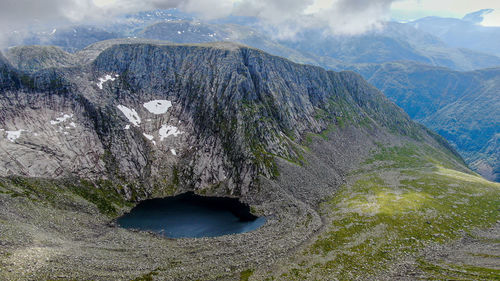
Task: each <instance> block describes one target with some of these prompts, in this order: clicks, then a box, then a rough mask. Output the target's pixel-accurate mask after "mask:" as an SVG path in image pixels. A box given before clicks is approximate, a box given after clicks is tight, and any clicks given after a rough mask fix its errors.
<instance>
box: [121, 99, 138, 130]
mask: <svg viewBox="0 0 500 281" xmlns="http://www.w3.org/2000/svg"><path fill="white" fill-rule="evenodd" d="M117 107H118V109H119V110H120V111H121V112H122V113H123V114H124V115H125V117H127V119H128V121H129V122H130V123H132V124H133V125H134V126H136V127H139V124H141V118H140V117H139V114H137V111H135V109H133V108H128V107H126V106H124V105H121V104H120V105H118V106H117Z"/></svg>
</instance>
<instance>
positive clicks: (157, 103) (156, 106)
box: [143, 100, 172, 114]
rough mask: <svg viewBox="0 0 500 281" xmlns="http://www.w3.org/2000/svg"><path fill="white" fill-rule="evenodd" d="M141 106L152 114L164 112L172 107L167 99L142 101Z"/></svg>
mask: <svg viewBox="0 0 500 281" xmlns="http://www.w3.org/2000/svg"><path fill="white" fill-rule="evenodd" d="M143 106H144V107H145V108H146V109H147V110H148V111H149V112H151V113H153V114H165V113H167V111H168V109H169V108H170V107H172V102H171V101H168V100H153V101H150V102H146V103H144V105H143Z"/></svg>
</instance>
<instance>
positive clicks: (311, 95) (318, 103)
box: [0, 43, 427, 199]
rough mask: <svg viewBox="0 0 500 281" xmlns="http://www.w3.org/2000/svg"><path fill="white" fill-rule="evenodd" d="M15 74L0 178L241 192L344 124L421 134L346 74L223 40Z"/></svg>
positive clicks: (147, 190) (130, 47)
mask: <svg viewBox="0 0 500 281" xmlns="http://www.w3.org/2000/svg"><path fill="white" fill-rule="evenodd" d="M17 75H18V76H15V77H17V78H18V77H19V76H20V75H21V74H17ZM24 80H26V81H25V82H23V83H20V86H19V90H16V89H11V90H7V91H4V93H3V94H2V96H1V97H0V104H1V106H2V113H1V116H0V124H1V128H3V130H2V131H1V133H2V136H3V137H2V138H1V139H0V142H1V145H2V148H3V149H2V150H1V151H0V154H1V156H2V159H6V160H5V161H2V162H1V163H0V175H1V176H8V175H23V176H28V177H56V178H57V177H71V176H78V177H83V178H90V179H106V180H111V181H112V182H114V183H115V184H116V186H115V188H116V189H117V190H119V191H120V192H121V193H123V194H124V195H125V196H126V198H128V199H140V198H146V197H150V196H158V195H164V194H168V193H171V192H172V191H173V190H177V189H179V190H187V189H189V190H197V191H198V192H208V193H215V194H227V195H245V194H248V193H249V192H252V191H255V190H257V189H258V186H259V180H258V178H259V175H263V176H264V177H265V178H271V179H272V178H277V177H278V175H279V173H280V171H279V168H278V166H277V165H276V159H277V158H281V159H285V160H288V161H289V162H293V163H296V164H298V165H302V164H304V163H303V162H304V160H303V156H302V155H303V153H304V152H305V148H304V147H303V146H301V143H303V141H304V138H305V136H306V134H307V133H320V132H322V131H325V130H327V129H329V128H331V126H342V125H343V124H345V123H349V124H354V125H356V126H358V127H365V128H369V129H370V130H374V131H377V130H382V129H383V130H387V131H390V132H393V133H397V134H400V135H406V136H411V137H413V138H423V137H426V136H427V133H426V132H425V131H424V130H422V129H421V128H420V127H418V126H417V125H415V124H414V123H412V122H411V121H410V120H409V118H408V116H407V115H406V114H405V113H403V112H402V110H400V109H399V108H398V107H396V106H395V105H394V104H392V103H391V102H390V101H388V100H387V99H386V98H385V97H383V95H382V94H381V93H380V92H378V91H377V90H376V89H375V88H373V87H371V86H370V85H368V84H367V83H366V82H365V81H364V80H363V79H362V78H361V77H360V76H359V75H357V74H354V73H352V72H341V73H336V72H330V71H325V70H323V69H321V68H318V67H313V66H306V65H299V64H295V63H292V62H290V61H288V60H285V59H282V58H279V57H274V56H271V55H268V54H265V53H263V52H261V51H258V50H255V49H250V48H247V47H242V46H238V45H233V44H220V43H216V44H211V45H191V46H188V45H153V44H121V45H114V46H112V47H110V48H108V49H106V50H105V51H103V52H102V53H101V54H100V55H99V56H98V57H97V58H96V59H95V61H93V62H92V63H91V64H88V65H83V66H78V67H73V68H52V69H47V70H42V71H39V72H37V73H36V74H34V75H32V76H29V78H24ZM341 157H346V158H348V157H351V156H350V155H347V154H346V155H341Z"/></svg>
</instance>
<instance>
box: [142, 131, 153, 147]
mask: <svg viewBox="0 0 500 281" xmlns="http://www.w3.org/2000/svg"><path fill="white" fill-rule="evenodd" d="M142 135H143V136H144V137H145V138H147V139H148V140H150V141H151V142H152V143H153V144H154V145H156V142H155V141H154V140H153V139H154V137H153V136H152V135H148V134H146V133H142Z"/></svg>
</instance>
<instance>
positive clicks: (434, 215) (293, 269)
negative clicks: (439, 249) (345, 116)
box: [270, 143, 500, 280]
mask: <svg viewBox="0 0 500 281" xmlns="http://www.w3.org/2000/svg"><path fill="white" fill-rule="evenodd" d="M450 159H451V158H449V155H447V154H444V153H442V152H440V151H437V150H435V149H433V148H431V147H429V146H423V145H415V144H409V143H407V144H405V145H403V146H394V147H381V148H380V149H379V152H378V153H376V154H375V155H374V156H373V158H372V159H369V160H368V161H366V162H365V163H364V164H363V166H362V168H361V169H359V170H358V171H356V172H354V173H353V174H352V175H351V176H350V180H349V183H348V184H346V185H345V186H344V187H343V188H342V190H341V191H340V192H339V193H338V194H336V195H335V196H334V197H333V198H331V199H330V200H328V201H327V202H325V203H324V204H322V206H321V211H322V212H323V215H324V216H325V217H326V218H327V228H328V229H327V230H326V231H325V232H324V233H323V234H321V235H320V236H319V237H317V238H316V239H315V241H314V242H312V244H311V245H310V246H308V247H307V248H306V249H304V250H303V251H302V252H300V253H299V255H298V257H297V259H296V261H295V265H294V266H289V268H288V270H287V271H285V272H280V273H279V274H277V276H275V277H272V278H270V279H275V278H277V279H286V280H303V279H322V278H325V277H327V276H328V277H329V278H332V277H334V278H338V279H339V280H354V279H359V278H373V277H374V276H385V278H389V277H388V276H390V274H391V272H392V271H393V270H394V268H395V267H396V266H397V264H398V263H401V262H405V261H408V260H411V261H412V263H414V264H418V266H419V268H415V269H414V271H415V272H418V274H420V276H422V277H425V278H430V279H442V278H445V279H448V278H453V279H458V280H478V279H480V280H494V279H495V278H498V277H499V276H500V272H499V271H498V270H495V269H494V268H482V267H480V266H473V265H467V264H452V265H447V268H448V269H446V270H444V269H443V270H441V269H440V268H441V267H440V266H442V265H436V264H434V263H433V262H431V261H427V260H425V259H423V258H421V259H417V258H416V257H417V256H418V254H419V251H420V250H422V249H424V248H426V247H432V245H435V244H440V243H444V242H448V241H450V240H453V239H456V238H458V237H460V236H461V235H462V234H463V232H464V231H465V232H469V231H471V230H473V229H475V228H478V227H487V226H490V225H491V224H493V223H495V222H496V221H497V220H498V218H499V210H500V199H499V197H498V194H499V193H500V184H498V183H492V182H489V181H486V180H484V179H483V178H481V177H479V176H477V175H475V174H471V173H469V172H463V171H458V170H457V169H456V168H458V166H456V165H455V164H453V162H452V161H449V160H450Z"/></svg>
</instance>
